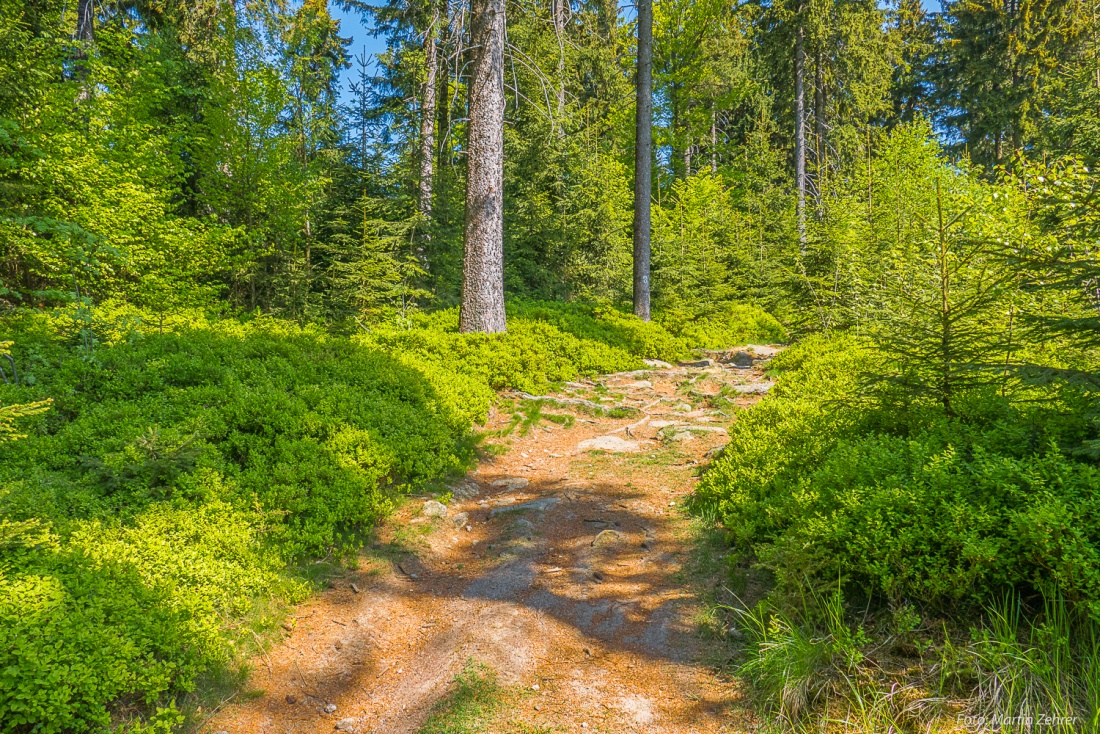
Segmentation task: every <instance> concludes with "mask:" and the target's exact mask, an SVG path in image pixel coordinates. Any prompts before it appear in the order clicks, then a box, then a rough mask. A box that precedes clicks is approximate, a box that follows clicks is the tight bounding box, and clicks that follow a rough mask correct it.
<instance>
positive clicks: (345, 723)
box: [336, 719, 355, 731]
mask: <svg viewBox="0 0 1100 734" xmlns="http://www.w3.org/2000/svg"><path fill="white" fill-rule="evenodd" d="M336 728H337V729H338V730H340V731H351V730H352V729H354V728H355V719H340V720H339V721H337V722H336Z"/></svg>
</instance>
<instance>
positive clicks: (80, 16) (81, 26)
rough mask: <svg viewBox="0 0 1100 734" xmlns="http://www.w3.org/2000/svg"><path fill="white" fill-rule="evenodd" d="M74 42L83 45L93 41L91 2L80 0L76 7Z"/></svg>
mask: <svg viewBox="0 0 1100 734" xmlns="http://www.w3.org/2000/svg"><path fill="white" fill-rule="evenodd" d="M76 40H78V41H82V42H84V43H91V42H92V41H94V40H95V4H94V3H93V2H92V0H80V2H79V3H78V4H77V6H76Z"/></svg>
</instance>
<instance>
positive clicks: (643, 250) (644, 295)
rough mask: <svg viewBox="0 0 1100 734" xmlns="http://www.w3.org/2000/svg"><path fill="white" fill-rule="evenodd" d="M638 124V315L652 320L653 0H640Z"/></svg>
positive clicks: (635, 168)
mask: <svg viewBox="0 0 1100 734" xmlns="http://www.w3.org/2000/svg"><path fill="white" fill-rule="evenodd" d="M637 85H638V88H637V105H636V109H635V120H634V122H635V125H634V315H636V316H638V317H639V318H641V319H643V320H644V321H649V318H650V314H649V255H650V233H651V225H652V222H651V220H650V198H651V197H652V196H653V183H652V179H651V176H652V174H653V168H652V166H653V163H652V160H653V0H638V79H637Z"/></svg>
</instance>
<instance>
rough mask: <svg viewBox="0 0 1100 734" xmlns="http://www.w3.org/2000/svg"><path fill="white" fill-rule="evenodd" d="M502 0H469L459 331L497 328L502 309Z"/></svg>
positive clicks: (501, 322) (501, 320)
mask: <svg viewBox="0 0 1100 734" xmlns="http://www.w3.org/2000/svg"><path fill="white" fill-rule="evenodd" d="M504 2H505V0H472V2H471V4H470V10H471V15H472V17H471V39H472V41H473V46H474V48H473V51H474V61H473V76H472V79H471V83H470V121H469V123H468V125H467V130H468V139H467V142H466V158H467V163H466V165H467V168H466V231H465V241H466V252H465V258H464V260H463V263H462V307H461V309H460V310H459V318H458V328H459V331H464V332H468V331H481V332H488V333H494V332H500V331H504V330H505V329H506V328H507V325H506V320H505V315H504Z"/></svg>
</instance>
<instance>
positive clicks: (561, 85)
mask: <svg viewBox="0 0 1100 734" xmlns="http://www.w3.org/2000/svg"><path fill="white" fill-rule="evenodd" d="M568 2H569V0H550V14H551V15H552V16H553V17H552V18H551V20H552V21H553V23H554V35H556V36H557V38H558V121H559V122H560V121H561V120H562V119H563V118H564V117H565V8H566V3H568ZM559 132H564V131H559Z"/></svg>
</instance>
